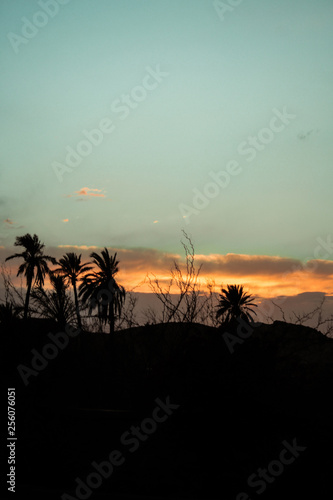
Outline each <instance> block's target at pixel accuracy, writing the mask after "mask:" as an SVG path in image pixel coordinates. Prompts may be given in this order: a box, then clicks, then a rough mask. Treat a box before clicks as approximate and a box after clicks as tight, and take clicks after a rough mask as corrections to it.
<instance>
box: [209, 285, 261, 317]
mask: <svg viewBox="0 0 333 500" xmlns="http://www.w3.org/2000/svg"><path fill="white" fill-rule="evenodd" d="M219 296H220V300H219V304H218V306H217V307H218V310H217V313H216V317H217V318H219V317H222V318H223V319H224V321H225V322H227V323H228V322H230V321H234V320H236V319H237V318H241V319H243V320H245V321H253V317H252V314H256V313H255V311H253V308H254V307H257V304H255V303H254V302H253V300H254V299H253V296H252V295H251V294H247V293H245V291H244V287H243V285H227V288H221V293H220V294H219Z"/></svg>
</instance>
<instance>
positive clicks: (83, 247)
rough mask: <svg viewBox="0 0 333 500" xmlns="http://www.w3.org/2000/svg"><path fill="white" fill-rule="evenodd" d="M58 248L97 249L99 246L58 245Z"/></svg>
mask: <svg viewBox="0 0 333 500" xmlns="http://www.w3.org/2000/svg"><path fill="white" fill-rule="evenodd" d="M57 248H71V249H73V250H90V249H93V250H96V249H98V248H99V247H96V246H87V245H58V247H57Z"/></svg>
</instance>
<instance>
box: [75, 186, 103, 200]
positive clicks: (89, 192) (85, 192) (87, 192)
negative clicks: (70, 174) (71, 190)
mask: <svg viewBox="0 0 333 500" xmlns="http://www.w3.org/2000/svg"><path fill="white" fill-rule="evenodd" d="M75 193H76V194H77V195H78V196H89V197H97V198H105V194H103V193H102V190H101V189H91V188H88V187H84V188H81V189H80V190H79V191H75Z"/></svg>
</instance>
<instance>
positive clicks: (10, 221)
mask: <svg viewBox="0 0 333 500" xmlns="http://www.w3.org/2000/svg"><path fill="white" fill-rule="evenodd" d="M4 222H5V224H9V225H12V224H14V222H13V221H12V220H11V219H5V220H4Z"/></svg>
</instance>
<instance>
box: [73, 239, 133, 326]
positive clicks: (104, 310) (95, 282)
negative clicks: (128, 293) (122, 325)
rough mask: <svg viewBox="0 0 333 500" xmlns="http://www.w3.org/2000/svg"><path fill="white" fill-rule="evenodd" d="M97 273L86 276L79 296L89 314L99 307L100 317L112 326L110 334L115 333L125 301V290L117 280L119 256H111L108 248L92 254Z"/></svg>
mask: <svg viewBox="0 0 333 500" xmlns="http://www.w3.org/2000/svg"><path fill="white" fill-rule="evenodd" d="M90 257H91V258H92V259H93V262H92V263H93V264H94V265H95V266H96V268H97V271H94V272H93V273H89V274H86V275H85V276H84V277H83V278H82V283H81V284H80V287H79V295H80V297H82V300H83V302H84V303H86V304H88V306H89V312H90V313H91V312H92V310H93V309H94V308H95V307H97V314H98V317H99V318H101V319H102V320H103V321H104V323H106V322H108V323H109V325H110V334H113V333H114V324H115V318H116V316H117V314H120V312H121V309H122V306H123V303H124V299H125V289H124V287H122V286H121V285H119V284H118V283H117V282H116V280H115V278H114V277H115V275H116V274H117V273H118V270H119V269H118V264H119V262H118V261H117V260H116V259H117V254H116V253H115V254H114V255H113V256H111V255H110V254H109V251H108V249H107V248H104V250H102V251H101V255H99V254H98V253H96V252H93V253H91V254H90Z"/></svg>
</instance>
